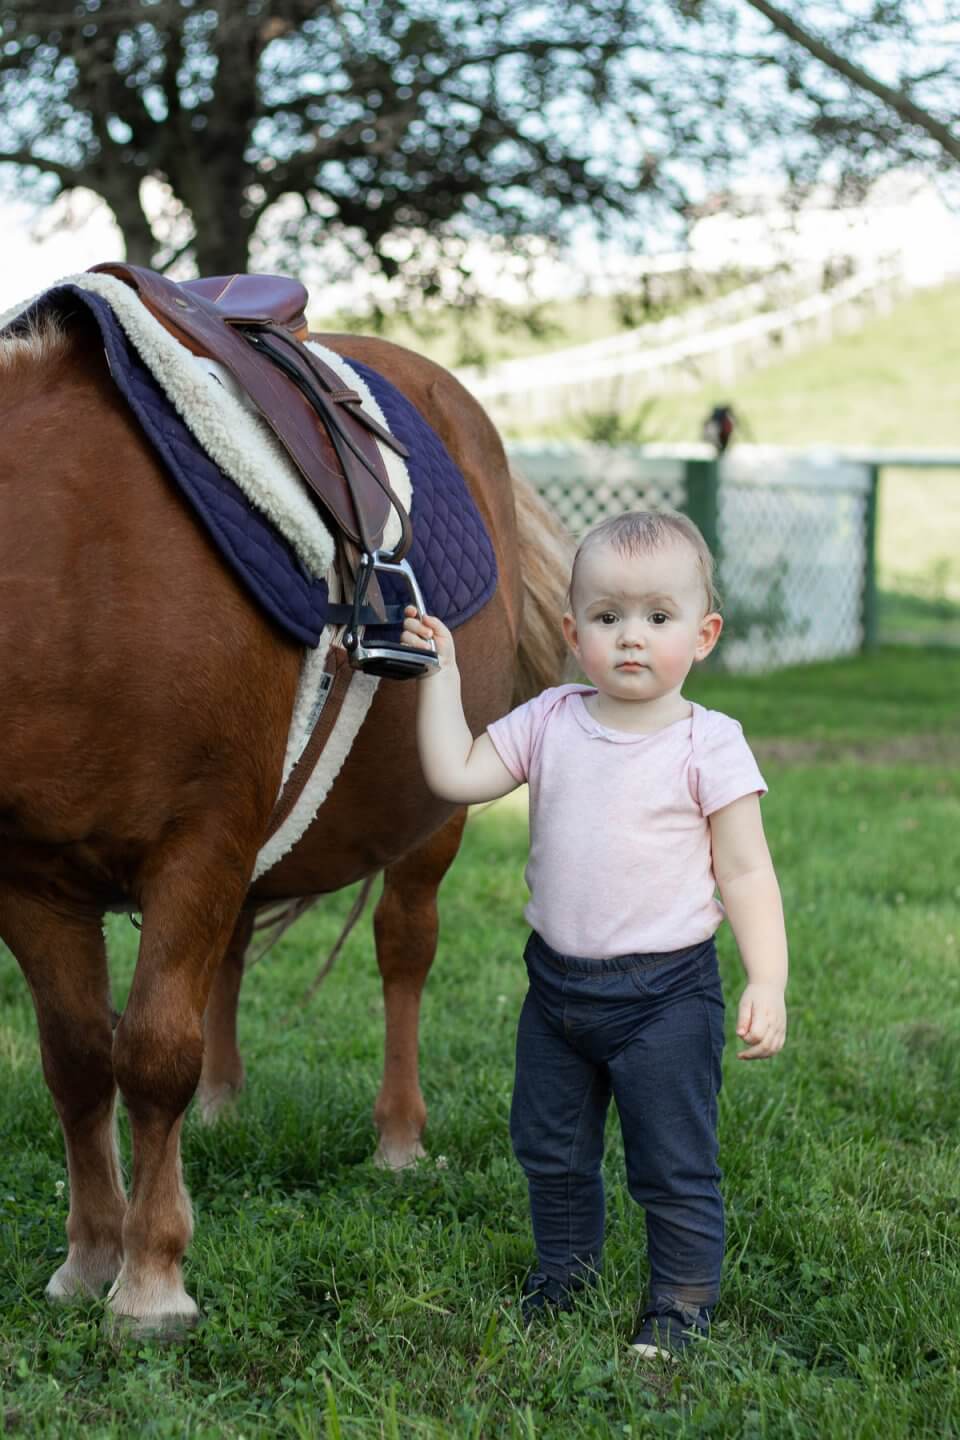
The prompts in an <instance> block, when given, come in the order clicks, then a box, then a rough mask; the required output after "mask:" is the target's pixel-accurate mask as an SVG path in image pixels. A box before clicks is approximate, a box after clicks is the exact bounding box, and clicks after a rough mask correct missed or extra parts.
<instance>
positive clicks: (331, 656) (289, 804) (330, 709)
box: [261, 645, 354, 848]
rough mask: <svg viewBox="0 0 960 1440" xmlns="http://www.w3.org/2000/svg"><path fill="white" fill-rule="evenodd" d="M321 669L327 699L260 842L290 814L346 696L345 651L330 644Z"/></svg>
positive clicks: (349, 672)
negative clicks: (327, 683) (326, 688)
mask: <svg viewBox="0 0 960 1440" xmlns="http://www.w3.org/2000/svg"><path fill="white" fill-rule="evenodd" d="M323 668H324V670H325V671H326V673H327V675H328V676H329V677H330V686H329V689H328V691H327V698H326V700H325V702H324V706H323V709H322V710H321V711H320V714H319V716H318V717H317V721H316V724H315V725H314V727H313V730H312V732H311V735H310V739H309V740H308V741H307V743H306V745H305V746H304V749H303V750H302V752H301V754H300V758H299V759H298V760H297V763H296V764H295V765H294V767H293V769H292V770H291V771H290V774H289V775H288V776H287V783H286V784H285V785H284V786H283V789H282V790H281V791H280V794H279V795H278V796H277V802H276V804H275V805H274V807H273V813H272V815H271V816H270V819H269V820H268V821H267V830H266V834H265V835H264V837H263V844H264V845H266V844H267V842H268V841H270V840H272V839H273V837H274V835H276V833H277V831H278V830H279V829H280V827H281V825H284V824H286V822H287V820H289V818H290V816H291V815H292V814H293V809H294V806H295V805H296V803H297V801H298V800H299V799H300V796H301V795H302V794H303V792H304V790H305V789H306V788H307V781H308V780H309V779H310V776H311V775H312V774H313V771H314V768H315V766H316V763H317V761H318V760H319V758H320V752H321V751H322V750H323V747H324V745H326V743H327V741H328V740H329V739H330V736H331V734H332V733H333V727H334V725H335V724H336V723H337V716H338V715H339V714H340V709H341V706H342V705H343V702H344V699H345V698H346V694H347V689H348V687H349V685H350V681H351V679H352V677H353V674H354V672H353V670H352V669H351V668H350V662H349V660H348V659H347V652H346V651H345V650H344V649H343V647H342V646H341V645H331V646H330V649H329V651H328V652H327V658H326V662H325V663H324V667H323ZM261 848H262V847H261Z"/></svg>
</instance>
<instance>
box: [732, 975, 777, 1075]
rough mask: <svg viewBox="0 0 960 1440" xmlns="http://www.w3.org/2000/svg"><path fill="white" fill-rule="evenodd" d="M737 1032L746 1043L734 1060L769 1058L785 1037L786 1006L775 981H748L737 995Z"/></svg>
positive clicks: (774, 1053)
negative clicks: (763, 983) (739, 994)
mask: <svg viewBox="0 0 960 1440" xmlns="http://www.w3.org/2000/svg"><path fill="white" fill-rule="evenodd" d="M737 1034H738V1035H739V1037H740V1039H741V1040H743V1041H745V1042H746V1044H747V1045H749V1047H750V1048H749V1050H738V1051H737V1059H738V1060H769V1059H770V1057H771V1055H776V1053H777V1051H778V1050H782V1049H783V1042H784V1040H786V1038H787V1007H786V1004H785V1002H784V998H783V990H782V989H781V987H780V986H779V985H748V986H747V988H746V989H745V990H744V992H743V994H742V995H741V997H740V1009H739V1011H738V1013H737Z"/></svg>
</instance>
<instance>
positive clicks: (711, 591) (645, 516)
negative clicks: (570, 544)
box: [567, 510, 721, 612]
mask: <svg viewBox="0 0 960 1440" xmlns="http://www.w3.org/2000/svg"><path fill="white" fill-rule="evenodd" d="M672 540H681V541H684V542H685V543H686V544H687V545H689V546H690V548H691V550H692V551H693V554H694V558H695V560H696V562H697V568H698V570H699V571H700V579H701V580H702V582H703V592H704V596H705V598H706V602H707V611H708V612H709V611H711V610H719V609H720V603H721V602H720V596H719V594H718V593H717V588H716V585H715V583H714V578H713V556H712V555H711V553H710V548H709V546H708V545H707V542H706V540H704V538H703V536H702V535H701V533H700V531H699V530H698V529H697V527H696V525H694V523H693V521H692V520H691V519H689V517H688V516H686V515H680V514H678V513H677V512H676V511H674V510H658V511H654V510H626V511H624V513H623V514H622V515H611V516H610V517H609V518H608V519H606V520H601V521H600V523H599V525H594V527H593V529H592V530H588V531H587V533H586V535H584V537H583V539H582V540H581V541H580V544H579V546H578V547H577V553H576V554H575V555H574V557H573V566H572V568H571V571H570V584H569V586H568V588H567V605H568V606H570V607H572V606H573V593H574V587H575V585H576V580H577V563H578V561H579V560H580V559H581V557H582V556H583V555H585V554H586V553H587V551H588V550H592V549H594V548H595V547H596V546H597V545H612V546H613V547H614V549H616V550H619V551H620V552H621V554H624V555H649V554H650V553H651V552H652V551H654V550H658V549H659V548H660V546H661V545H668V544H670V542H671V541H672Z"/></svg>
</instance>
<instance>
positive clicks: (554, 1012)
mask: <svg viewBox="0 0 960 1440" xmlns="http://www.w3.org/2000/svg"><path fill="white" fill-rule="evenodd" d="M716 603H717V602H716V596H715V593H714V588H713V562H712V557H711V555H710V552H709V550H708V548H707V546H706V544H705V543H704V540H703V537H702V535H701V534H700V532H699V530H698V529H697V528H696V526H695V525H694V524H693V523H692V522H691V521H690V520H688V519H686V517H684V516H682V515H673V514H653V513H650V512H646V511H634V512H630V513H627V514H624V515H620V516H616V517H614V518H613V519H610V520H605V521H604V522H603V523H602V524H600V525H598V526H596V527H595V529H593V530H591V531H590V533H589V534H588V535H587V536H586V537H585V539H584V540H583V541H582V543H581V545H580V548H579V550H578V551H577V554H576V556H575V558H574V562H573V573H572V575H571V579H570V590H569V599H568V604H569V609H568V611H567V613H566V614H565V615H564V616H563V622H562V623H563V632H564V635H565V637H566V640H567V643H568V644H569V646H570V649H571V650H572V652H573V654H574V655H575V656H576V659H577V661H578V662H579V665H580V669H581V670H582V672H583V674H584V675H585V676H586V678H587V681H588V682H589V683H588V684H586V685H560V686H557V687H556V688H554V689H550V690H546V691H544V692H543V694H541V695H538V696H537V697H536V699H534V700H531V701H529V702H528V703H527V704H525V705H521V706H519V708H517V709H515V710H513V711H512V712H511V713H510V714H509V715H506V716H504V717H503V719H501V720H497V721H496V722H495V723H494V724H492V725H491V726H489V728H488V729H487V731H486V732H485V733H484V734H483V735H480V736H479V737H477V738H474V736H473V735H472V734H471V733H470V730H469V728H468V726H467V723H466V720H465V718H464V714H463V708H462V705H461V701H460V680H459V675H458V671H457V665H456V658H455V653H454V645H453V640H452V637H451V635H450V632H449V630H447V628H446V627H445V626H444V625H443V624H442V622H441V621H439V620H437V619H435V618H434V617H433V616H423V617H418V616H417V615H416V613H415V612H414V611H413V610H412V609H408V611H407V618H406V621H405V625H404V637H403V638H404V642H405V643H406V644H410V645H417V644H420V645H426V644H428V643H429V642H430V641H431V640H432V641H433V642H434V643H435V644H436V647H437V652H438V655H439V658H440V667H439V669H438V670H437V671H435V672H434V673H432V674H431V675H430V676H428V677H427V678H425V679H423V680H422V681H421V682H420V688H419V692H418V708H417V733H418V742H419V749H420V756H421V761H422V764H423V770H424V774H425V776H426V779H427V782H428V784H429V785H430V788H431V789H432V790H433V791H434V792H435V793H436V794H437V795H440V796H443V797H444V798H445V799H448V800H452V801H457V802H460V803H474V802H478V801H483V800H493V799H496V798H497V797H498V796H501V795H505V794H507V793H508V791H511V790H514V789H515V788H516V787H517V786H518V785H521V784H523V783H524V782H526V783H527V784H528V785H529V787H530V831H531V839H530V855H529V863H528V865H527V870H526V880H527V884H528V886H529V890H530V900H529V904H528V905H527V909H526V911H525V914H526V918H527V919H528V921H529V922H530V925H531V927H532V933H531V935H530V938H529V940H528V941H527V945H526V950H525V952H524V958H525V960H526V965H527V971H528V974H529V981H530V987H529V990H528V993H527V996H526V999H525V1001H524V1004H523V1009H522V1012H521V1015H520V1022H519V1029H518V1035H517V1059H516V1080H515V1086H514V1094H513V1105H512V1109H511V1117H510V1133H511V1138H512V1141H513V1146H514V1150H515V1152H516V1156H517V1159H518V1161H519V1162H520V1165H521V1166H522V1167H523V1170H524V1172H525V1174H526V1177H527V1181H528V1186H529V1194H530V1210H531V1216H532V1220H533V1232H534V1239H535V1241H536V1247H537V1255H538V1264H537V1269H536V1271H535V1272H534V1273H533V1274H531V1275H530V1276H528V1278H527V1281H526V1284H525V1287H524V1288H525V1295H524V1314H525V1318H527V1319H528V1320H529V1319H531V1318H532V1317H533V1316H534V1315H535V1314H536V1313H537V1312H538V1311H545V1310H547V1311H549V1310H554V1309H566V1308H569V1305H570V1298H571V1295H572V1293H573V1292H574V1291H575V1290H577V1289H578V1288H580V1287H581V1286H582V1285H583V1284H584V1283H585V1282H586V1281H588V1280H589V1279H590V1278H591V1276H594V1275H595V1274H596V1272H597V1270H598V1269H599V1265H600V1256H601V1250H602V1246H603V1230H604V1192H603V1182H602V1178H601V1171H600V1164H601V1159H602V1155H603V1130H604V1122H605V1119H606V1114H607V1109H608V1107H609V1104H610V1100H611V1097H612V1098H613V1099H614V1100H615V1102H616V1107H617V1111H618V1114H619V1119H620V1126H621V1130H622V1132H623V1143H624V1151H625V1155H626V1166H627V1181H628V1186H629V1190H630V1194H631V1195H632V1196H633V1198H634V1199H635V1200H636V1201H637V1202H638V1204H640V1205H641V1206H642V1207H643V1209H644V1210H645V1212H646V1223H647V1242H648V1252H649V1262H650V1294H649V1299H648V1304H647V1306H646V1309H645V1311H644V1312H643V1314H642V1315H641V1317H640V1321H639V1324H638V1328H637V1332H636V1334H635V1336H634V1339H633V1342H632V1343H633V1346H634V1348H635V1349H636V1350H637V1351H638V1353H640V1354H642V1355H647V1356H664V1357H669V1358H675V1357H676V1355H677V1354H678V1353H679V1352H680V1351H682V1350H683V1349H684V1348H685V1347H686V1346H687V1345H688V1344H689V1343H690V1341H691V1340H693V1339H696V1338H697V1337H699V1336H702V1335H704V1334H706V1332H707V1330H708V1328H709V1323H710V1314H711V1311H712V1309H713V1307H714V1305H715V1303H716V1300H717V1296H718V1294H719V1285H720V1266H721V1260H722V1256H723V1242H724V1218H723V1202H722V1199H721V1196H720V1189H719V1184H718V1182H719V1179H720V1171H719V1169H718V1167H717V1134H716V1129H717V1095H718V1092H719V1090H720V1061H721V1055H722V1051H723V1044H724V1034H723V996H722V993H721V988H720V980H719V976H718V972H717V956H716V949H715V945H714V933H715V931H716V929H717V927H718V926H719V924H720V922H721V920H722V919H723V916H724V913H725V914H726V916H727V919H728V920H729V921H730V924H731V925H732V927H733V932H734V935H735V937H736V940H737V945H738V947H739V950H740V955H741V958H742V960H743V965H744V969H745V971H746V976H747V985H746V988H745V989H744V992H743V995H742V997H741V1000H740V1007H739V1012H738V1016H737V1027H736V1029H737V1035H738V1036H739V1037H740V1039H741V1041H742V1042H743V1045H744V1047H745V1048H744V1049H742V1050H740V1051H739V1058H740V1059H742V1060H760V1059H767V1058H769V1057H770V1056H772V1055H774V1054H776V1052H777V1051H778V1050H779V1049H780V1048H781V1046H782V1045H783V1042H784V1037H785V1033H786V1009H785V1006H784V989H785V986H786V981H787V944H786V936H785V933H784V924H783V912H782V908H781V904H780V892H779V888H778V886H777V879H776V875H775V874H774V870H773V865H772V863H771V860H770V855H769V852H768V850H767V845H766V841H765V839H764V834H763V826H762V823H761V819H760V804H759V799H760V796H761V795H763V794H764V793H765V792H766V786H765V784H764V782H763V778H762V776H761V774H760V772H759V770H758V768H757V764H756V761H755V760H754V757H753V755H752V754H751V752H750V750H749V748H748V746H747V744H746V741H745V740H744V738H743V733H742V731H741V728H740V726H739V725H738V724H737V722H736V721H735V720H732V719H730V718H729V717H728V716H726V715H723V714H721V713H720V712H719V711H716V710H706V709H704V708H703V707H702V706H700V705H696V704H693V703H692V702H691V701H689V700H685V699H684V697H683V693H682V687H683V683H684V681H685V680H686V678H687V675H688V674H689V672H690V669H691V667H692V666H693V664H694V663H695V662H696V661H698V660H704V659H705V658H706V657H707V656H708V655H709V654H710V652H711V651H712V650H713V648H714V646H715V645H716V643H717V640H718V639H719V636H720V631H721V629H722V626H723V621H722V619H721V617H720V615H719V614H718V613H717V610H716ZM717 890H719V892H720V897H721V899H722V902H723V904H722V906H721V905H720V903H718V900H717V898H716V892H717Z"/></svg>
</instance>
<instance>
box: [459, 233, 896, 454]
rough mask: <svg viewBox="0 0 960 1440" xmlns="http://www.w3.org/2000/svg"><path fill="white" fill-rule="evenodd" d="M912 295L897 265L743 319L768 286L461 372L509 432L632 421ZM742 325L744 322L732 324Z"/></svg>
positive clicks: (802, 281) (771, 291)
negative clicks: (646, 408)
mask: <svg viewBox="0 0 960 1440" xmlns="http://www.w3.org/2000/svg"><path fill="white" fill-rule="evenodd" d="M795 283H796V285H797V286H798V287H799V288H800V289H801V290H802V289H803V288H804V286H805V285H807V286H810V285H812V284H813V283H815V282H814V278H813V277H811V276H810V275H807V276H806V277H804V276H798V277H795ZM905 288H906V282H905V280H904V278H903V268H902V264H901V262H900V261H899V260H890V261H885V262H883V263H881V264H877V265H871V266H868V267H865V268H864V269H862V270H859V271H857V273H856V274H854V275H852V276H850V277H849V278H847V279H846V280H842V281H841V282H840V283H839V284H837V285H835V286H833V287H832V288H831V289H829V290H824V291H818V292H817V293H806V294H801V296H800V298H798V299H792V300H791V301H790V303H789V304H786V305H783V304H782V303H781V305H780V306H779V308H776V309H773V310H765V311H762V312H761V313H747V314H746V315H744V313H743V312H744V311H745V310H747V311H749V310H750V308H751V307H752V308H754V309H756V308H757V307H761V306H763V305H764V304H766V303H769V301H770V299H771V297H772V296H773V295H775V294H776V290H775V288H774V286H773V282H772V279H771V277H768V280H767V281H764V282H758V283H757V284H756V285H751V286H746V287H744V288H743V289H742V290H739V291H734V292H733V293H732V294H730V295H727V296H724V297H722V299H720V300H716V301H712V302H711V303H710V304H709V305H706V306H702V307H698V309H696V310H694V311H690V312H688V313H687V314H686V315H685V316H677V317H674V318H673V319H671V320H665V321H661V322H660V323H659V324H657V325H650V326H642V327H641V328H640V329H638V330H634V331H631V332H629V333H628V334H627V335H623V336H616V337H613V338H612V339H610V340H601V341H596V342H593V343H592V344H589V345H583V346H578V347H576V348H574V349H570V350H565V351H559V352H554V353H553V354H551V355H546V356H543V355H534V356H530V357H527V358H525V359H523V360H514V361H509V362H507V363H506V364H505V365H501V366H498V367H497V368H496V369H494V370H491V371H489V372H487V373H486V374H482V373H480V372H478V371H461V372H460V379H461V380H462V381H463V382H464V384H465V385H466V386H467V388H468V389H469V390H471V391H472V392H473V394H474V395H476V396H477V398H478V399H479V400H480V401H481V402H482V404H483V405H484V406H485V407H486V409H487V410H488V411H489V413H490V414H491V416H492V417H493V419H494V420H495V422H496V423H497V424H498V425H499V426H500V427H501V428H502V429H504V430H505V431H507V432H513V433H527V434H530V433H532V432H535V431H536V430H537V429H538V428H542V427H543V426H547V425H552V424H557V423H558V422H562V421H564V420H568V419H570V418H572V417H575V416H577V415H585V414H591V413H603V412H610V411H616V412H622V411H629V410H630V409H633V408H635V407H637V406H638V405H640V404H641V403H642V402H643V401H644V400H645V399H646V398H647V397H649V396H650V395H652V394H656V393H658V392H662V391H665V390H683V389H695V388H697V387H698V386H700V385H702V384H703V383H704V382H706V381H710V380H713V381H719V382H722V383H723V384H725V385H726V384H732V383H733V382H734V380H736V378H737V376H738V375H740V374H742V373H743V372H744V371H746V370H750V369H755V368H757V367H759V366H761V365H763V364H766V363H769V362H770V361H771V360H772V359H774V358H778V357H779V356H781V355H783V354H785V353H787V352H789V351H792V350H795V349H799V348H801V347H802V346H804V345H809V344H813V343H819V342H823V341H827V340H829V339H831V338H832V337H833V336H834V335H836V334H839V333H845V332H847V331H850V330H854V329H857V328H859V326H860V325H862V324H863V322H864V320H865V319H867V318H868V317H869V316H871V315H874V314H878V313H885V312H886V311H888V310H889V309H891V308H892V306H893V305H894V303H895V302H896V300H897V299H898V298H899V297H900V296H901V295H902V294H903V293H904V290H905ZM780 296H781V300H782V298H783V286H782V284H781V289H780ZM738 315H739V316H741V317H742V318H733V317H735V316H738ZM718 320H719V321H721V322H722V323H720V324H717V321H718ZM711 326H712V328H710V327H711Z"/></svg>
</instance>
